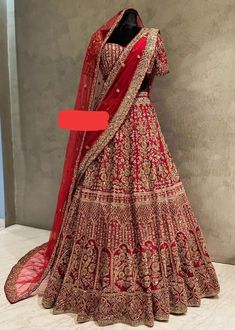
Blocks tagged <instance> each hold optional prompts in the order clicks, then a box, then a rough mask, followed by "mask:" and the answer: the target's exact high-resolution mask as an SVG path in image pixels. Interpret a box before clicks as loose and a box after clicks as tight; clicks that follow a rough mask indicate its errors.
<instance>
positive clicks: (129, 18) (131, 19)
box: [107, 10, 149, 91]
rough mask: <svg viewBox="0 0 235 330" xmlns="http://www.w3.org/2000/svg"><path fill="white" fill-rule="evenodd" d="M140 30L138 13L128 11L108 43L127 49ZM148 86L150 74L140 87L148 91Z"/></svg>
mask: <svg viewBox="0 0 235 330" xmlns="http://www.w3.org/2000/svg"><path fill="white" fill-rule="evenodd" d="M140 30H141V28H140V27H139V26H138V25H137V20H136V12H135V11H134V10H130V11H127V12H126V13H125V14H124V15H123V17H122V19H121V21H120V22H119V24H118V26H117V27H116V28H115V29H114V31H113V33H112V34H111V36H110V37H109V38H108V40H107V43H116V44H119V45H121V46H124V47H126V46H127V45H128V44H129V42H130V41H131V40H132V39H133V38H134V37H135V36H136V35H137V34H138V33H139V31H140ZM148 86H149V74H146V75H145V78H144V80H143V82H142V84H141V86H140V90H141V91H144V90H147V89H148Z"/></svg>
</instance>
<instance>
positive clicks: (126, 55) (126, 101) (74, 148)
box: [4, 8, 158, 303]
mask: <svg viewBox="0 0 235 330" xmlns="http://www.w3.org/2000/svg"><path fill="white" fill-rule="evenodd" d="M127 9H128V8H126V9H124V10H122V11H120V12H119V13H118V14H117V15H115V16H114V17H113V18H111V19H110V20H109V21H108V22H107V23H106V24H104V25H103V26H102V27H101V28H100V29H98V30H97V31H96V32H95V33H94V34H93V35H92V37H91V40H90V43H89V46H88V49H87V53H86V56H85V59H84V63H83V68H82V73H81V78H80V83H79V88H78V93H77V97H76V102H75V109H88V110H96V111H99V110H106V111H108V113H109V116H110V117H109V126H108V128H107V129H106V130H105V131H94V132H79V131H70V135H69V140H68V144H67V148H66V155H65V163H64V168H63V174H62V181H61V185H60V190H59V194H58V199H57V206H56V211H55V216H54V221H53V226H52V230H51V233H50V237H49V240H48V242H46V243H44V244H42V245H40V246H37V247H35V248H34V249H32V250H30V251H29V252H28V253H27V254H26V255H24V256H23V257H22V258H21V259H20V260H19V261H18V262H17V264H16V265H15V266H14V267H13V268H12V270H11V272H10V274H9V275H8V278H7V280H6V283H5V285H4V290H5V294H6V297H7V299H8V300H9V302H10V303H15V302H17V301H19V300H23V299H25V298H28V297H29V296H31V295H33V292H34V294H35V290H36V289H37V288H38V287H39V285H40V283H41V282H42V280H43V279H44V278H45V277H46V275H47V274H48V272H49V270H50V265H51V264H52V262H53V257H54V255H55V252H56V246H57V243H58V242H59V236H60V233H61V232H62V228H63V225H64V223H65V221H63V220H64V219H65V218H66V214H67V212H68V210H69V205H70V202H71V199H72V196H73V192H74V189H75V188H76V185H77V184H78V183H79V179H80V178H81V177H82V175H83V173H84V172H85V170H86V168H87V167H88V166H89V164H90V163H91V162H92V160H93V159H95V157H97V155H98V154H99V152H101V151H102V149H103V148H104V146H105V145H106V144H107V143H108V142H109V141H110V139H112V137H113V136H114V134H115V132H116V131H117V130H118V128H119V127H120V125H121V123H122V122H123V120H124V119H125V116H126V115H127V113H128V111H129V108H130V106H131V104H132V103H133V100H134V98H135V96H136V94H137V92H138V89H139V87H140V86H141V83H142V81H143V79H144V76H145V74H146V71H147V68H148V65H149V63H150V60H151V58H152V56H153V54H154V46H155V42H156V37H157V33H158V30H157V29H149V28H143V23H142V21H141V19H140V17H139V16H137V22H138V25H139V26H140V27H142V30H141V31H140V32H139V33H138V35H137V36H136V37H135V38H134V39H133V40H132V41H131V42H130V43H129V44H128V46H127V47H126V48H125V50H124V51H123V53H122V54H121V56H120V58H119V59H118V60H117V63H116V64H115V66H114V68H113V69H112V71H111V73H110V75H109V77H108V79H107V80H106V81H105V82H104V81H103V80H102V77H101V75H100V71H99V58H100V53H101V49H102V47H103V45H104V44H105V42H106V41H107V38H108V37H109V36H110V35H111V33H112V31H113V30H114V28H115V27H116V25H117V24H118V22H119V21H120V19H121V18H122V16H123V14H124V13H125V11H126V10H127ZM87 147H89V150H87Z"/></svg>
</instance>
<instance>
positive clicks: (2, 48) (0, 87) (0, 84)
mask: <svg viewBox="0 0 235 330" xmlns="http://www.w3.org/2000/svg"><path fill="white" fill-rule="evenodd" d="M10 1H11V0H8V3H9V2H10ZM7 16H8V7H7V0H0V116H1V132H2V140H3V146H2V153H3V168H4V189H5V194H4V197H5V217H6V222H7V225H11V224H14V223H15V221H16V214H15V197H16V195H15V172H14V161H13V155H14V151H13V148H14V143H13V126H14V125H13V123H12V119H13V117H14V111H13V108H12V102H11V96H10V94H11V93H10V72H9V56H8V55H9V54H8V33H7V30H8V22H9V20H8V19H7ZM16 104H17V102H16ZM22 179H23V178H22Z"/></svg>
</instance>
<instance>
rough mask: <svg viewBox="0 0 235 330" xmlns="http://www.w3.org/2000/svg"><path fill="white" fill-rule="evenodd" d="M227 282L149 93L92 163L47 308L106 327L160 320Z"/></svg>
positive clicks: (65, 232)
mask: <svg viewBox="0 0 235 330" xmlns="http://www.w3.org/2000/svg"><path fill="white" fill-rule="evenodd" d="M219 290H220V286H219V283H218V279H217V276H216V273H215V269H214V267H213V265H212V262H211V260H210V256H209V254H208V251H207V247H206V243H205V239H204V237H203V234H202V231H201V229H200V226H199V224H198V222H197V220H196V218H195V215H194V213H193V210H192V208H191V207H190V204H189V201H188V198H187V196H186V193H185V190H184V187H183V184H182V182H181V179H180V176H179V174H178V172H177V169H176V166H175V164H174V161H173V159H172V156H171V154H170V152H169V150H168V147H167V144H166V142H165V140H164V137H163V135H162V131H161V128H160V126H159V122H158V118H157V113H156V110H155V108H154V106H153V104H152V103H151V100H150V98H149V94H148V92H139V93H138V94H137V97H136V99H135V102H134V103H133V105H132V107H131V109H130V112H129V113H128V116H127V118H126V119H125V121H124V122H123V123H122V125H121V127H120V129H119V131H118V132H117V133H116V135H115V136H114V138H113V139H112V140H111V141H110V142H109V143H108V144H107V145H106V146H105V148H104V149H103V150H102V152H101V153H100V154H99V155H98V157H97V158H96V159H95V160H94V161H93V162H92V163H91V165H90V166H89V167H88V168H87V170H86V172H85V173H84V176H83V177H82V179H81V181H80V183H79V185H78V186H77V187H76V191H75V193H74V196H73V199H72V202H71V205H70V208H69V211H68V213H67V215H66V218H65V219H64V223H63V229H62V233H61V235H60V238H59V241H58V244H57V246H56V252H55V255H54V261H53V265H52V267H51V270H50V274H49V276H48V278H47V282H46V286H45V290H43V292H42V294H43V298H42V304H43V306H44V307H45V308H53V313H54V314H59V313H65V312H72V313H76V314H77V321H78V322H84V321H87V320H89V319H93V320H95V321H97V323H98V324H100V325H107V324H112V323H116V322H124V323H128V324H131V325H138V324H145V325H148V326H153V325H154V320H168V318H169V313H177V314H181V313H185V312H186V311H187V307H188V306H199V305H200V299H201V298H202V297H209V296H215V295H217V294H218V293H219Z"/></svg>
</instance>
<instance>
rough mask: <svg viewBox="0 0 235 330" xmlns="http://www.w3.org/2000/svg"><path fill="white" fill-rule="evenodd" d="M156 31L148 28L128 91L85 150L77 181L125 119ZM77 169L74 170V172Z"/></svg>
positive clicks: (151, 50) (153, 43) (144, 71)
mask: <svg viewBox="0 0 235 330" xmlns="http://www.w3.org/2000/svg"><path fill="white" fill-rule="evenodd" d="M158 31H159V30H158V29H156V28H150V29H149V32H150V33H149V34H148V38H147V44H146V47H145V50H144V53H143V55H142V57H141V59H140V62H139V64H138V66H137V69H136V71H135V74H134V76H133V78H132V81H131V83H130V86H129V88H128V91H127V93H126V95H125V96H124V98H123V100H122V103H121V105H120V107H119V109H118V111H117V112H116V114H115V115H114V116H113V118H112V120H111V122H110V123H109V126H108V128H107V129H106V130H105V131H103V132H102V133H101V135H100V137H99V138H98V140H97V141H96V142H95V144H94V145H93V147H92V148H91V149H89V150H88V151H87V153H86V155H85V156H84V158H83V160H82V161H81V163H80V166H79V168H78V169H77V171H78V177H77V181H79V179H80V178H81V176H82V174H83V173H84V171H85V170H86V168H87V166H89V164H90V163H91V162H92V161H93V160H94V159H95V158H96V157H97V155H98V154H99V153H100V152H101V151H102V149H103V148H104V147H105V145H106V144H107V143H108V142H109V141H110V140H111V139H112V138H113V136H114V134H115V133H116V132H117V130H118V128H119V127H120V126H121V124H122V122H123V120H124V119H125V117H126V115H127V113H128V111H129V108H130V107H131V105H132V103H133V100H134V98H135V96H136V94H137V92H138V90H139V88H140V86H141V83H142V81H143V79H144V77H145V73H146V71H147V69H148V66H149V63H150V60H151V58H152V56H153V52H154V48H155V43H156V38H157V34H158ZM75 168H76V166H75ZM77 171H75V173H76V172H77Z"/></svg>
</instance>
